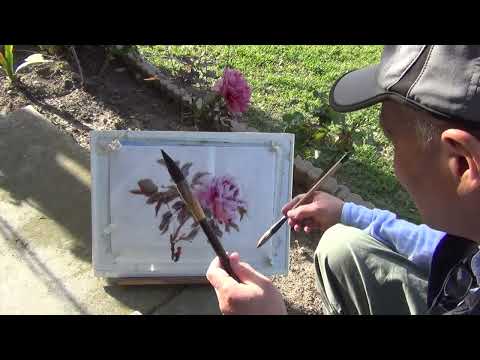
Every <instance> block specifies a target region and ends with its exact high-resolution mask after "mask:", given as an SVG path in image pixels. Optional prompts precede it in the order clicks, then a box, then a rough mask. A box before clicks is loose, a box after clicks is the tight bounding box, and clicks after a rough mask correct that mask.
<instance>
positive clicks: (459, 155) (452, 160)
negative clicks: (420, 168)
mask: <svg viewBox="0 0 480 360" xmlns="http://www.w3.org/2000/svg"><path fill="white" fill-rule="evenodd" d="M441 142H442V147H443V148H444V149H445V150H446V154H447V158H448V168H449V170H450V172H451V174H452V176H453V178H454V179H455V182H456V183H457V192H458V194H459V195H465V194H468V193H471V192H473V191H477V190H479V189H480V141H479V140H478V139H477V138H476V137H475V136H473V135H472V134H470V133H469V132H467V131H464V130H460V129H447V130H445V131H444V132H443V133H442V136H441Z"/></svg>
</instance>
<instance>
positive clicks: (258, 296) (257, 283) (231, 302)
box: [207, 253, 287, 315]
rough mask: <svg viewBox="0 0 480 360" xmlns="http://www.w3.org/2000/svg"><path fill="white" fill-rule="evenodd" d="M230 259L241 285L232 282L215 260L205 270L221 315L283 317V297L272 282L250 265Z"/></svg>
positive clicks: (284, 310)
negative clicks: (215, 294) (215, 295)
mask: <svg viewBox="0 0 480 360" xmlns="http://www.w3.org/2000/svg"><path fill="white" fill-rule="evenodd" d="M239 260H240V258H239V255H238V253H233V254H231V255H230V264H231V266H232V269H233V271H234V272H235V274H237V276H238V278H239V279H240V280H241V282H242V283H238V282H237V281H235V280H234V279H233V278H232V277H230V275H228V274H227V272H226V271H225V270H224V269H223V268H222V267H221V265H220V261H219V259H218V257H216V258H215V259H213V261H212V263H211V264H210V267H209V268H208V270H207V279H208V281H210V284H212V286H213V287H214V289H215V292H216V293H217V298H218V304H219V306H220V311H221V312H222V313H223V314H227V315H277V314H278V315H286V314H287V309H286V307H285V303H284V302H283V299H282V295H281V294H280V292H279V291H278V290H277V289H276V288H275V286H273V284H272V282H271V280H270V279H269V278H267V277H265V276H263V275H262V274H260V273H259V272H257V271H255V269H253V268H252V267H251V266H250V265H248V264H247V263H244V262H240V261H239Z"/></svg>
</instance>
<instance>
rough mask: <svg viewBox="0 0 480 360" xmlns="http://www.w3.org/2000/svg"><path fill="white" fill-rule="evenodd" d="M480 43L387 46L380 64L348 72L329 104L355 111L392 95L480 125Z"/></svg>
mask: <svg viewBox="0 0 480 360" xmlns="http://www.w3.org/2000/svg"><path fill="white" fill-rule="evenodd" d="M479 86H480V45H387V46H385V47H384V49H383V53H382V58H381V60H380V63H379V64H377V65H372V66H368V67H366V68H363V69H359V70H354V71H351V72H349V73H347V74H345V75H343V76H342V77H341V78H340V79H338V80H337V82H336V83H335V84H334V85H333V87H332V89H331V91H330V105H331V106H332V108H333V109H334V110H336V111H338V112H350V111H355V110H359V109H363V108H365V107H368V106H371V105H373V104H376V103H379V102H382V101H385V100H387V99H391V100H395V101H399V102H401V103H406V104H409V105H412V106H414V107H416V108H417V109H421V110H426V111H428V112H430V113H431V114H432V115H434V116H436V117H439V118H442V119H444V120H450V121H456V122H461V123H463V125H465V126H475V127H479V126H480V87H479Z"/></svg>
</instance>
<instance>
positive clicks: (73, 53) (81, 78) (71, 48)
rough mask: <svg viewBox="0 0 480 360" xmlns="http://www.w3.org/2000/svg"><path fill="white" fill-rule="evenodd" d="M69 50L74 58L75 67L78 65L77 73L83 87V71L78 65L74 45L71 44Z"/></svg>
mask: <svg viewBox="0 0 480 360" xmlns="http://www.w3.org/2000/svg"><path fill="white" fill-rule="evenodd" d="M70 51H71V52H72V55H73V59H74V60H75V63H76V64H77V67H78V73H79V74H80V86H81V87H83V84H84V78H83V71H82V67H81V66H80V60H79V59H78V56H77V51H76V50H75V46H73V45H71V46H70Z"/></svg>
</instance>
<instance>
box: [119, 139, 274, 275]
mask: <svg viewBox="0 0 480 360" xmlns="http://www.w3.org/2000/svg"><path fill="white" fill-rule="evenodd" d="M162 149H163V150H164V151H166V152H167V153H168V154H169V155H170V156H171V157H172V158H174V159H175V160H176V161H180V164H185V163H188V162H191V163H192V166H191V167H190V169H189V173H190V176H189V177H188V178H187V179H191V178H192V175H194V174H196V173H198V172H209V173H210V174H214V175H215V176H225V175H226V176H230V177H232V178H233V179H234V181H235V183H236V184H235V185H238V186H239V189H240V195H239V197H240V200H241V201H242V205H243V206H244V207H245V208H246V210H247V213H246V214H245V215H244V216H243V218H242V220H241V221H240V220H239V219H240V214H238V213H237V214H236V215H237V216H236V217H235V222H234V223H235V224H237V225H238V228H239V231H236V230H235V229H233V228H232V229H230V231H229V232H228V233H227V232H225V226H224V225H223V226H222V225H219V227H220V229H221V231H222V234H223V235H222V237H221V240H222V244H223V246H224V247H225V250H227V251H229V250H230V251H233V250H235V251H238V252H239V253H240V254H241V255H242V256H245V257H248V259H249V260H250V261H252V262H253V263H255V264H261V263H264V262H266V261H268V259H269V258H270V257H271V255H272V254H271V252H272V247H271V244H266V246H265V247H262V248H260V249H257V248H256V246H255V245H256V240H257V239H258V238H259V237H260V235H261V234H262V231H264V230H265V224H268V223H269V222H270V221H271V219H272V215H273V211H274V209H273V186H272V184H273V182H274V171H275V158H274V153H272V152H271V151H269V150H268V149H267V148H266V147H248V146H238V147H220V148H216V147H214V146H201V148H200V146H182V147H176V146H171V145H170V146H163V147H162ZM161 158H162V156H161V154H160V151H159V149H158V147H156V146H123V147H122V148H121V149H120V150H119V151H117V152H115V153H114V154H112V156H111V162H110V174H111V176H110V188H111V197H110V207H111V210H110V211H111V218H112V223H113V224H115V226H114V229H115V230H114V231H113V232H112V252H113V254H114V256H127V255H128V256H130V257H132V258H138V259H144V260H147V261H158V260H160V261H159V262H165V263H170V262H171V257H170V256H169V254H170V243H169V235H170V234H174V233H175V231H176V229H177V228H178V225H179V224H178V221H176V218H174V217H173V218H172V219H171V221H170V224H169V229H168V231H167V232H166V233H164V234H161V233H160V231H159V229H158V227H159V225H160V223H161V218H162V214H165V213H166V212H168V211H170V213H172V211H171V206H167V205H162V207H161V208H160V211H159V213H158V215H157V216H155V210H154V208H155V206H154V205H155V204H152V205H147V204H146V203H145V202H146V198H145V197H144V196H141V195H140V196H139V195H134V194H132V193H131V192H130V190H132V189H135V188H137V187H138V186H137V182H138V181H139V180H141V179H145V178H149V179H151V180H152V181H153V182H154V183H155V184H158V185H165V186H167V185H172V184H173V182H172V181H171V179H170V176H169V174H168V172H167V170H166V168H165V167H164V166H162V165H160V164H159V163H158V162H157V160H159V159H161ZM245 159H252V160H253V159H254V160H255V161H252V162H251V163H250V164H249V165H248V166H245V163H244V162H245ZM203 177H204V178H206V180H205V181H208V179H209V178H211V177H209V176H208V175H204V176H203ZM257 179H262V182H261V183H259V182H258V181H257ZM175 201H179V199H176V200H174V201H172V202H171V204H173V203H175ZM192 223H193V219H191V220H190V221H188V222H186V223H185V224H184V225H183V226H182V228H181V229H182V230H181V232H182V231H183V229H185V230H184V231H187V232H189V231H190V228H191V224H192ZM259 231H260V232H259ZM178 244H179V246H181V247H182V255H181V256H180V259H179V260H178V262H179V263H181V262H189V263H192V262H196V263H198V264H199V266H203V268H205V267H206V266H207V265H208V264H209V263H210V261H211V260H212V258H213V257H214V256H215V254H214V252H213V250H212V249H211V247H210V246H209V244H208V243H207V239H206V237H205V236H204V234H203V233H202V232H201V231H199V232H198V235H197V236H196V237H195V238H194V239H192V241H191V242H188V241H181V242H179V243H178Z"/></svg>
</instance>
